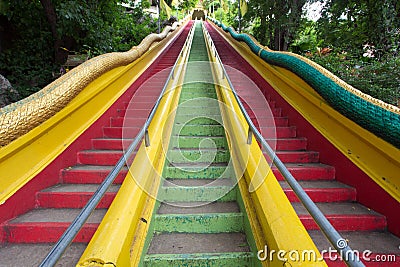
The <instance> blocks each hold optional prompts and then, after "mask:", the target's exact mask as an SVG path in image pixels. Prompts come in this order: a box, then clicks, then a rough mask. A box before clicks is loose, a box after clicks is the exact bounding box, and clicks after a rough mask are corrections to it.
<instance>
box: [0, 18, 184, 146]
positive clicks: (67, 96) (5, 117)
mask: <svg viewBox="0 0 400 267" xmlns="http://www.w3.org/2000/svg"><path fill="white" fill-rule="evenodd" d="M178 25H179V23H174V24H173V25H172V27H171V26H167V27H166V28H164V30H163V31H162V32H161V33H159V34H150V35H148V36H147V37H146V38H144V39H143V40H142V42H141V43H140V44H139V45H138V46H135V47H133V48H132V49H130V50H129V51H126V52H113V53H107V54H103V55H100V56H97V57H94V58H92V59H90V60H88V61H86V62H84V63H83V64H81V65H79V66H77V67H76V68H74V69H72V70H71V71H69V72H67V73H66V74H65V75H63V76H61V77H60V78H58V79H57V80H55V81H54V82H52V83H50V84H49V85H47V86H46V87H44V88H43V89H42V90H40V91H38V92H37V93H35V94H32V95H30V96H29V97H27V98H25V99H23V100H21V101H18V102H16V103H13V104H10V105H8V106H6V107H4V108H2V109H0V146H6V145H8V144H9V143H11V142H12V141H14V140H15V139H17V138H18V137H20V136H23V135H24V134H26V133H28V132H29V131H31V130H32V129H34V128H35V127H37V126H39V125H40V124H42V123H43V122H45V121H46V120H47V119H49V118H51V117H52V116H53V115H54V114H56V113H57V112H58V111H60V110H61V109H63V108H64V107H65V106H66V105H67V104H68V103H69V102H70V101H71V100H72V99H74V97H75V96H76V95H78V94H79V93H80V92H81V91H82V90H83V89H84V88H85V87H86V86H87V85H88V84H89V83H91V82H92V81H94V80H95V79H96V78H98V77H100V76H101V75H103V74H104V73H106V72H108V71H110V70H112V69H114V68H116V67H120V66H125V65H128V64H130V63H132V62H133V61H135V60H136V59H138V58H139V57H141V56H142V55H143V54H144V53H145V52H146V51H148V50H149V49H150V48H151V46H152V44H153V43H155V42H158V41H160V40H162V39H164V38H165V37H166V36H167V35H168V33H169V32H171V31H174V30H175V29H176V28H177V27H178Z"/></svg>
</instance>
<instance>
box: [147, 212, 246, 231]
mask: <svg viewBox="0 0 400 267" xmlns="http://www.w3.org/2000/svg"><path fill="white" fill-rule="evenodd" d="M154 230H155V231H156V232H163V233H165V232H167V233H171V232H175V233H203V234H204V233H207V234H210V233H231V232H241V231H243V215H242V214H241V213H215V214H200V215H197V214H195V215H184V214H183V215H180V214H163V215H156V218H155V229H154Z"/></svg>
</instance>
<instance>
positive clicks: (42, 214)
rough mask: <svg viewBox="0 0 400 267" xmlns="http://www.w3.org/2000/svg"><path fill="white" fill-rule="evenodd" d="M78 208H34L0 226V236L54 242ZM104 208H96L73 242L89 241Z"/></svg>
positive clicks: (31, 241)
mask: <svg viewBox="0 0 400 267" xmlns="http://www.w3.org/2000/svg"><path fill="white" fill-rule="evenodd" d="M79 212H80V209H34V210H31V211H29V212H27V213H25V214H23V215H21V216H19V217H17V218H16V219H13V220H11V221H8V222H6V223H5V224H3V225H1V227H0V232H1V233H2V234H0V236H2V235H3V240H4V242H8V243H50V242H56V241H57V240H58V239H59V238H60V237H61V235H62V234H63V233H64V232H65V230H66V229H67V227H68V226H69V225H70V224H71V222H72V221H73V220H74V219H75V217H76V216H77V215H78V214H79ZM105 213H106V210H105V209H96V210H94V211H93V213H92V215H90V217H89V219H88V221H87V223H86V224H85V225H84V226H83V228H82V229H81V230H80V232H79V233H78V235H77V236H76V238H75V239H74V242H85V243H87V242H89V241H90V239H91V238H92V236H93V234H94V232H95V231H96V229H97V227H98V225H99V224H100V221H101V220H102V218H103V217H104V214H105Z"/></svg>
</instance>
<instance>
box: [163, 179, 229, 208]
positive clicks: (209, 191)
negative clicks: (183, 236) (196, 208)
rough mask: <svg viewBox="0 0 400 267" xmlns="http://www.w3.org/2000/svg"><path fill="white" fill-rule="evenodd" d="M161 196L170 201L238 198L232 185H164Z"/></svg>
mask: <svg viewBox="0 0 400 267" xmlns="http://www.w3.org/2000/svg"><path fill="white" fill-rule="evenodd" d="M174 178H175V177H174ZM159 197H160V198H161V199H163V200H164V201H168V202H178V201H185V202H189V201H204V202H212V201H216V200H218V201H234V200H236V189H235V188H233V189H232V186H207V187H205V186H198V187H194V186H177V187H172V186H170V187H162V188H161V189H160V194H159Z"/></svg>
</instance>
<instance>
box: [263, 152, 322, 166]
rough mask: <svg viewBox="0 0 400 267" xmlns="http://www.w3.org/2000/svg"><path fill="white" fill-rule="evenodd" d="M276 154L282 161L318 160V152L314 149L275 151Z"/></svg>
mask: <svg viewBox="0 0 400 267" xmlns="http://www.w3.org/2000/svg"><path fill="white" fill-rule="evenodd" d="M276 155H277V156H278V157H279V159H280V160H281V161H282V162H283V163H317V162H319V153H318V152H316V151H276ZM264 156H266V154H264Z"/></svg>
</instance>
